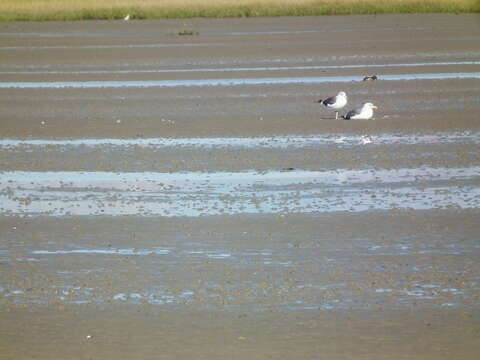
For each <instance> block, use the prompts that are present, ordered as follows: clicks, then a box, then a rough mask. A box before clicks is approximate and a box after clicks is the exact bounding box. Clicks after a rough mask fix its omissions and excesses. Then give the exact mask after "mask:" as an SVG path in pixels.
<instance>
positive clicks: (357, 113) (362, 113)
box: [342, 103, 378, 120]
mask: <svg viewBox="0 0 480 360" xmlns="http://www.w3.org/2000/svg"><path fill="white" fill-rule="evenodd" d="M373 109H378V108H377V107H376V106H375V105H373V104H372V103H365V104H363V105H362V106H360V107H358V108H356V109H355V110H350V111H349V112H348V113H346V114H345V115H343V116H342V117H343V118H344V119H345V120H357V119H358V120H368V119H371V118H372V116H373Z"/></svg>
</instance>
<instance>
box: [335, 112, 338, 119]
mask: <svg viewBox="0 0 480 360" xmlns="http://www.w3.org/2000/svg"><path fill="white" fill-rule="evenodd" d="M335 120H338V111H335Z"/></svg>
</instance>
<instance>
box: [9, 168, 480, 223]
mask: <svg viewBox="0 0 480 360" xmlns="http://www.w3.org/2000/svg"><path fill="white" fill-rule="evenodd" d="M479 180H480V167H469V168H426V167H424V168H417V169H395V170H382V169H371V170H347V169H338V170H336V171H302V170H293V171H270V172H265V173H257V172H252V171H250V172H236V173H228V172H225V173H222V172H214V173H188V172H187V173H170V174H168V173H109V172H37V173H34V172H6V173H3V174H2V175H1V177H0V200H1V206H0V210H1V211H2V212H3V213H4V214H7V215H26V216H30V215H34V216H39V215H48V216H65V215H67V216H75V215H79V216H85V215H110V216H118V215H144V216H167V217H171V216H194V217H196V216H206V215H235V214H275V213H324V212H336V211H347V212H361V211H368V210H373V209H375V210H390V209H417V210H420V209H445V208H452V207H455V208H459V209H469V208H477V207H480V186H479ZM453 181H454V182H455V185H449V183H448V182H453Z"/></svg>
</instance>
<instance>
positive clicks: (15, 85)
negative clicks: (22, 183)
mask: <svg viewBox="0 0 480 360" xmlns="http://www.w3.org/2000/svg"><path fill="white" fill-rule="evenodd" d="M449 79H480V73H479V72H467V73H464V72H461V73H459V72H452V73H431V74H396V75H394V74H391V75H388V74H383V75H382V80H383V81H408V80H449ZM359 80H361V79H360V78H359V76H352V75H349V76H319V77H278V78H252V79H191V80H131V81H130V80H129V81H52V82H49V81H43V82H40V81H39V82H20V81H19V82H0V89H63V88H76V89H87V88H89V89H91V88H134V87H138V88H147V87H177V86H187V87H189V86H195V87H197V86H200V87H201V86H241V85H243V86H248V85H284V84H322V83H345V82H351V81H359Z"/></svg>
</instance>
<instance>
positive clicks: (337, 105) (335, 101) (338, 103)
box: [318, 91, 347, 120]
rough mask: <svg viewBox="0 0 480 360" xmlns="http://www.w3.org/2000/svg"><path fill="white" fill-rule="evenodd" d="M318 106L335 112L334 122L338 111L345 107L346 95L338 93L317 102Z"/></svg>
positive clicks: (341, 92)
mask: <svg viewBox="0 0 480 360" xmlns="http://www.w3.org/2000/svg"><path fill="white" fill-rule="evenodd" d="M318 102H319V103H320V104H322V105H323V106H325V107H326V108H328V109H333V110H335V120H336V119H338V110H340V109H341V108H343V107H344V106H345V105H347V94H345V92H343V91H340V92H339V93H338V94H337V95H336V96H332V97H329V98H327V99H324V100H318Z"/></svg>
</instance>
